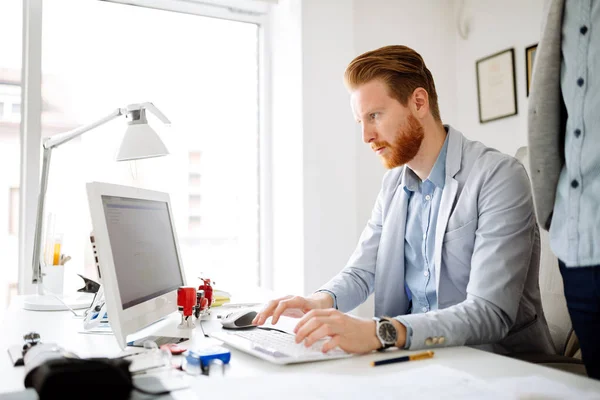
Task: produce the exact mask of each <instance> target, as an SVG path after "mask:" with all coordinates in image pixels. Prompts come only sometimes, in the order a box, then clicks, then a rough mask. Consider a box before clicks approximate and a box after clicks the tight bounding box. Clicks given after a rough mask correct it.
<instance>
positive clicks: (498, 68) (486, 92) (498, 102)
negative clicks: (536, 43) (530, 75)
mask: <svg viewBox="0 0 600 400" xmlns="http://www.w3.org/2000/svg"><path fill="white" fill-rule="evenodd" d="M476 73H477V96H478V98H479V122H481V123H484V122H490V121H494V120H497V119H500V118H505V117H509V116H511V115H516V114H517V84H516V79H515V51H514V49H513V48H510V49H507V50H504V51H501V52H499V53H496V54H492V55H491V56H488V57H485V58H482V59H480V60H478V61H477V62H476Z"/></svg>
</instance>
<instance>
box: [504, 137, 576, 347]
mask: <svg viewBox="0 0 600 400" xmlns="http://www.w3.org/2000/svg"><path fill="white" fill-rule="evenodd" d="M515 157H516V158H517V160H519V161H520V162H521V163H522V164H523V166H524V167H525V169H526V171H527V174H528V175H529V176H531V175H530V174H529V160H528V151H527V147H525V146H524V147H521V148H519V149H518V150H517V152H516V154H515ZM540 253H541V254H540V294H541V298H542V308H543V309H544V314H545V316H546V321H547V323H548V328H549V329H550V335H551V336H552V340H553V342H554V347H555V349H556V353H557V354H560V355H567V356H573V354H568V353H571V346H567V342H568V341H569V339H571V340H573V339H574V338H573V337H572V336H573V334H572V332H573V329H572V325H571V317H570V316H569V311H568V309H567V301H566V299H565V292H564V288H563V280H562V276H561V275H560V270H559V268H558V259H557V258H556V256H555V255H554V253H552V250H551V249H550V238H549V235H548V232H546V231H544V230H543V229H542V228H541V227H540ZM575 340H576V338H575Z"/></svg>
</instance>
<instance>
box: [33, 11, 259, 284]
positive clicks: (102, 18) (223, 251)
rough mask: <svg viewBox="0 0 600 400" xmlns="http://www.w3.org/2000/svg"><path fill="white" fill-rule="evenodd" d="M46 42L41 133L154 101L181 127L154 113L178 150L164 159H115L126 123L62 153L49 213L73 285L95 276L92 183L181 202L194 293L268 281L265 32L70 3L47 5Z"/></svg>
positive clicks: (180, 226)
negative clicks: (210, 284)
mask: <svg viewBox="0 0 600 400" xmlns="http://www.w3.org/2000/svg"><path fill="white" fill-rule="evenodd" d="M65 15H70V16H73V17H70V18H65ZM42 37H43V42H42V55H43V58H42V97H43V99H44V103H43V108H44V112H43V114H42V125H43V132H42V136H51V135H55V134H57V133H60V132H63V131H66V130H69V129H72V128H74V127H76V126H79V125H81V124H88V123H91V122H94V121H96V120H98V119H100V118H101V117H104V116H105V115H108V114H109V113H110V112H112V111H113V110H114V109H116V108H117V107H125V106H126V105H128V104H131V103H140V102H146V101H150V102H152V103H154V105H156V106H157V107H158V108H159V109H160V110H161V111H162V112H163V113H164V114H165V115H166V116H167V117H168V118H169V119H170V120H171V122H172V125H171V126H170V127H166V126H164V124H162V122H160V121H159V120H158V119H157V118H155V117H154V116H153V115H152V114H151V113H148V120H149V123H150V124H151V125H152V127H153V128H154V129H155V130H156V131H157V132H158V133H159V135H160V136H161V138H162V139H163V140H164V142H165V144H166V145H167V148H168V149H169V151H170V153H171V154H170V155H169V156H168V157H164V158H158V159H148V160H142V161H132V162H126V163H117V162H115V161H114V158H115V153H116V151H117V148H118V146H119V143H120V140H121V138H122V135H123V133H124V131H125V128H126V121H125V119H124V118H120V119H116V120H113V121H111V122H109V123H108V124H106V125H104V126H102V127H99V128H96V129H94V130H93V131H90V132H88V133H86V134H85V135H83V136H81V137H80V138H78V139H76V140H74V141H71V142H69V143H67V144H65V145H63V146H61V147H59V148H58V149H56V150H55V151H54V153H53V156H52V165H51V169H50V179H49V184H48V197H47V207H46V211H47V213H49V214H51V215H52V219H53V221H54V224H53V228H52V229H53V231H54V233H55V234H56V235H61V234H62V235H63V244H62V246H63V250H64V252H65V253H66V254H68V255H69V256H71V257H72V259H71V261H69V262H68V263H67V265H66V266H67V271H71V272H73V273H72V274H66V285H67V287H69V288H76V287H77V286H81V285H80V283H81V282H80V281H79V278H78V277H77V276H76V275H75V273H76V272H77V273H83V274H85V275H88V276H91V277H92V278H95V277H96V275H95V271H94V262H93V259H92V256H91V246H90V244H89V235H90V230H91V223H90V218H89V211H88V205H87V198H86V194H85V183H86V182H89V181H104V182H109V183H118V184H126V185H133V186H140V187H144V188H149V189H154V190H161V191H166V192H169V193H170V194H171V200H172V203H173V208H174V216H175V218H176V229H177V234H178V237H179V241H180V245H181V253H182V259H183V263H184V266H185V269H186V278H187V279H188V282H189V283H190V284H194V283H196V282H197V278H198V277H200V276H202V277H208V278H211V279H213V280H214V281H215V282H216V285H217V287H223V288H227V287H230V286H231V285H237V284H238V283H240V282H247V283H251V284H256V283H258V280H259V276H260V274H259V271H260V260H259V258H260V257H259V239H260V238H259V204H258V201H259V129H258V111H259V110H258V104H259V102H258V87H259V85H258V75H259V74H258V26H257V25H256V24H251V23H245V22H236V21H230V20H224V19H216V18H209V17H203V16H198V15H192V14H186V13H179V12H171V11H163V10H158V9H149V8H143V7H133V6H128V5H123V4H116V3H109V2H101V1H96V0H62V1H53V2H44V10H43V35H42ZM48 218H49V217H48V216H47V217H46V219H48ZM100 262H101V260H100Z"/></svg>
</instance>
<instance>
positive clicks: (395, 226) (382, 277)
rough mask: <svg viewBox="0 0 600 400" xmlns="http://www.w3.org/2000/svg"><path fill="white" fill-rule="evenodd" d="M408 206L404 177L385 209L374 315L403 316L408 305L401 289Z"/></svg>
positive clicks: (402, 287)
mask: <svg viewBox="0 0 600 400" xmlns="http://www.w3.org/2000/svg"><path fill="white" fill-rule="evenodd" d="M403 174H404V171H403ZM403 177H404V175H403V176H402V178H403ZM407 208H408V195H407V194H406V192H405V191H404V188H403V179H400V182H399V184H398V186H397V187H396V190H395V191H394V194H393V196H391V198H390V202H389V203H388V208H387V211H386V212H385V216H384V218H385V222H384V224H383V230H382V232H381V240H380V245H379V251H378V253H377V273H376V274H375V315H376V316H382V315H402V314H405V313H406V309H407V307H408V304H407V298H406V292H405V290H404V231H405V229H406V210H407ZM390 282H397V284H396V285H394V284H390Z"/></svg>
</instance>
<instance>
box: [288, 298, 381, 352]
mask: <svg viewBox="0 0 600 400" xmlns="http://www.w3.org/2000/svg"><path fill="white" fill-rule="evenodd" d="M375 325H376V323H375V321H374V320H372V319H370V320H367V319H361V318H356V317H353V316H350V315H348V314H344V313H342V312H341V311H338V310H336V309H333V308H330V309H326V310H312V311H310V312H308V313H307V314H306V315H305V316H304V317H303V318H302V319H301V320H300V321H299V322H298V325H296V328H295V329H294V332H295V333H296V343H301V342H302V341H304V345H305V346H307V347H309V346H312V345H313V343H315V342H316V341H317V340H320V339H323V338H327V337H330V339H329V340H328V341H327V342H325V344H324V345H323V348H322V351H323V352H324V353H326V352H327V351H329V350H331V349H333V348H335V347H336V346H339V347H340V348H341V349H342V350H344V351H346V352H348V353H368V352H371V351H373V350H376V349H378V348H380V347H381V342H380V341H379V339H377V335H376V334H375Z"/></svg>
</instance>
